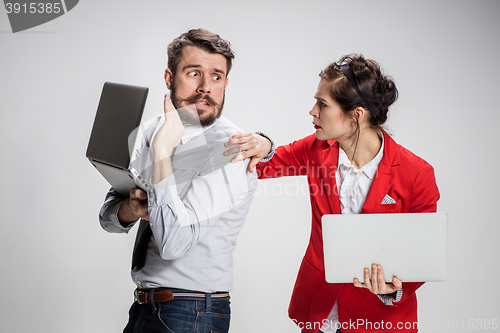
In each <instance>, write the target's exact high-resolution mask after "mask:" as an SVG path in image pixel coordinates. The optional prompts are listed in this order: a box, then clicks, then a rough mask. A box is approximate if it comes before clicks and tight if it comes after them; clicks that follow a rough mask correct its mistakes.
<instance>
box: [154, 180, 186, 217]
mask: <svg viewBox="0 0 500 333" xmlns="http://www.w3.org/2000/svg"><path fill="white" fill-rule="evenodd" d="M147 194H148V199H147V200H148V212H149V213H150V219H151V217H152V216H154V215H155V214H151V212H152V210H153V211H154V210H157V209H160V210H161V207H165V206H167V207H169V208H170V210H171V212H172V214H173V215H174V217H177V211H178V209H179V207H178V206H179V205H181V204H182V201H181V200H180V199H179V195H178V193H177V186H176V183H175V176H174V175H173V174H172V175H170V176H168V177H167V178H165V179H163V180H162V181H160V182H159V183H158V184H155V185H152V184H149V186H148V191H147ZM150 222H153V221H150Z"/></svg>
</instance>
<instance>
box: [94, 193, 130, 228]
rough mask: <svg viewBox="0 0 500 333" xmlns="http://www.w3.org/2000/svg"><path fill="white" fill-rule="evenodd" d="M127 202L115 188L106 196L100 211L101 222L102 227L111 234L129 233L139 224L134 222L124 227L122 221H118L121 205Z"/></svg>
mask: <svg viewBox="0 0 500 333" xmlns="http://www.w3.org/2000/svg"><path fill="white" fill-rule="evenodd" d="M124 200H125V198H124V197H122V196H120V195H119V194H118V192H116V191H115V189H114V188H111V189H110V190H109V192H108V193H107V194H106V199H105V200H104V204H103V205H102V207H101V210H100V211H99V222H100V224H101V227H102V228H103V229H104V230H106V231H107V232H110V233H128V232H129V231H130V229H132V227H133V226H134V224H135V223H136V222H137V221H135V222H133V223H130V224H128V225H127V226H126V227H124V226H123V225H122V224H121V223H120V220H119V219H118V210H119V209H120V205H121V204H122V203H123V201H124Z"/></svg>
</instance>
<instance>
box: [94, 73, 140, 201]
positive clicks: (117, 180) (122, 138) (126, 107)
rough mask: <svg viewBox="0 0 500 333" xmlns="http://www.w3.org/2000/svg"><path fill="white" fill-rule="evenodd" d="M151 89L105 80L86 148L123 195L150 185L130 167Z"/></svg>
mask: <svg viewBox="0 0 500 333" xmlns="http://www.w3.org/2000/svg"><path fill="white" fill-rule="evenodd" d="M148 91H149V89H148V88H146V87H139V86H132V85H126V84H120V83H113V82H106V83H104V86H103V88H102V93H101V99H100V100H99V106H98V107H97V112H96V116H95V120H94V126H93V127H92V133H91V135H90V140H89V144H88V147H87V158H88V159H89V161H90V162H91V163H92V165H94V166H95V167H96V169H97V170H98V171H99V172H100V173H101V174H102V175H103V177H104V178H106V180H107V181H108V182H109V183H110V184H111V186H113V188H114V189H115V190H116V191H117V192H118V193H120V194H121V195H122V196H124V197H128V196H129V192H130V190H131V189H132V188H136V187H137V188H142V189H143V190H146V188H147V187H146V182H145V181H144V179H142V177H141V176H140V175H139V173H138V172H137V170H134V169H133V168H131V167H130V147H131V146H133V143H135V140H136V136H137V133H138V130H137V128H138V126H139V124H140V123H141V118H142V113H143V111H144V106H145V104H146V98H147V96H148ZM131 144H132V145H131Z"/></svg>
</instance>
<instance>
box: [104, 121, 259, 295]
mask: <svg viewBox="0 0 500 333" xmlns="http://www.w3.org/2000/svg"><path fill="white" fill-rule="evenodd" d="M161 124H162V117H158V118H157V120H155V121H154V122H153V124H151V125H150V126H149V127H148V129H146V130H145V134H144V137H143V142H142V145H141V148H140V149H139V150H138V151H136V153H135V155H134V157H135V159H134V161H133V162H132V163H131V165H132V166H133V167H134V168H135V169H136V170H139V172H140V173H141V175H142V176H143V178H144V179H145V180H146V181H149V182H150V180H151V175H152V160H153V155H152V148H151V142H152V139H153V133H156V131H157V130H158V128H159V127H160V126H161ZM241 132H242V131H241V130H240V129H239V128H238V127H236V126H235V125H234V124H233V123H231V122H230V121H229V120H227V119H225V118H224V117H220V118H219V119H217V120H216V122H215V123H214V124H213V125H212V126H209V127H203V128H201V127H198V126H189V125H188V126H185V134H184V136H183V137H182V139H181V142H180V143H179V145H178V146H177V147H176V149H175V151H174V155H173V157H172V165H173V171H174V173H173V174H172V175H171V176H169V177H167V178H165V179H164V180H162V181H161V182H159V183H158V184H156V185H149V189H148V204H149V207H148V212H149V222H150V226H151V229H152V231H153V237H151V240H150V242H149V245H148V250H147V254H146V263H145V265H144V267H143V268H142V269H139V270H133V271H132V279H133V280H134V282H135V283H136V285H137V287H138V288H140V289H147V288H158V287H167V288H179V289H188V290H196V291H201V292H216V291H230V290H232V288H233V276H232V269H233V261H232V260H233V259H232V254H233V252H234V250H235V248H236V238H237V236H238V234H239V232H240V230H241V229H242V227H243V223H244V221H245V218H246V216H247V214H248V211H249V209H250V203H251V201H252V198H253V194H254V192H255V189H256V185H257V184H256V180H257V179H256V173H249V172H247V170H246V169H247V165H248V163H249V160H248V159H247V160H245V161H241V162H238V163H230V162H229V161H230V159H231V157H232V156H227V157H226V156H224V155H223V152H224V151H225V150H227V149H228V148H226V147H224V145H223V143H224V142H226V141H227V140H228V138H229V137H230V136H231V135H233V134H236V133H241ZM122 200H123V198H120V197H119V196H118V195H117V193H116V192H115V191H114V190H113V189H111V190H110V192H109V193H108V196H107V198H106V202H105V203H104V205H103V207H102V209H101V212H100V221H101V225H102V226H103V228H104V229H105V230H107V231H109V232H125V233H127V232H128V231H129V230H130V228H131V227H132V226H128V227H126V228H125V227H123V226H122V225H121V224H120V222H119V221H118V217H117V212H118V209H119V205H120V204H121V202H122Z"/></svg>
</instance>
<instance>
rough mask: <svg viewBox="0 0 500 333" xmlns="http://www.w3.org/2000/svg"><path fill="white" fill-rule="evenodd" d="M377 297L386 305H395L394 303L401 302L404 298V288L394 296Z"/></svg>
mask: <svg viewBox="0 0 500 333" xmlns="http://www.w3.org/2000/svg"><path fill="white" fill-rule="evenodd" d="M377 296H378V298H379V299H380V300H381V301H382V302H383V303H384V304H385V305H394V303H397V302H399V301H400V300H401V298H403V288H401V289H399V290H398V291H396V292H395V293H393V294H389V295H377Z"/></svg>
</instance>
